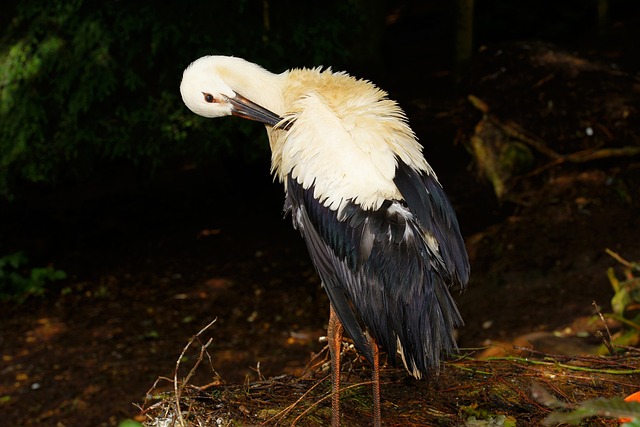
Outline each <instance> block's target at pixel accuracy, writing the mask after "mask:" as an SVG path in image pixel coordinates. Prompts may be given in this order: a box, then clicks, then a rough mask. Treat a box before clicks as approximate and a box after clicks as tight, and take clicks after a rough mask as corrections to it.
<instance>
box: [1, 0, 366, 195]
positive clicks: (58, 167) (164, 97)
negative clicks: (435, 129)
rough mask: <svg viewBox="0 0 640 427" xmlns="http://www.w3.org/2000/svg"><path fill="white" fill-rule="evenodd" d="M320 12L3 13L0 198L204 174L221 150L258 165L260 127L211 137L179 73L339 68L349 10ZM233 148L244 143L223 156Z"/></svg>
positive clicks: (199, 4)
mask: <svg viewBox="0 0 640 427" xmlns="http://www.w3.org/2000/svg"><path fill="white" fill-rule="evenodd" d="M329 3H334V4H327V2H322V3H321V2H312V3H311V4H307V3H306V2H305V4H304V5H301V4H300V2H294V1H283V2H277V3H271V2H268V1H260V2H258V1H256V0H253V1H250V0H242V1H236V2H226V1H222V0H206V1H203V0H187V1H182V2H180V3H178V2H174V1H172V2H151V1H149V0H147V1H140V2H99V1H96V0H70V1H66V0H65V1H63V0H55V1H44V0H31V1H23V2H17V1H14V2H13V3H11V4H9V5H5V6H3V10H4V12H5V13H6V14H11V15H10V16H7V15H5V17H4V18H2V21H3V23H4V21H6V24H7V26H6V27H7V28H6V29H5V32H4V35H3V36H2V38H0V76H1V77H0V79H1V81H0V100H1V104H0V195H2V194H3V195H5V196H8V195H10V194H11V193H12V192H14V191H15V188H16V186H18V185H19V184H20V183H23V182H40V183H45V184H49V185H51V184H55V183H57V182H59V181H61V180H66V179H76V180H78V179H83V178H85V177H86V176H87V175H89V174H90V173H92V172H93V171H94V170H95V169H96V168H97V167H108V166H109V165H112V164H114V163H113V162H114V161H116V160H119V161H125V162H128V163H130V164H133V165H135V166H136V167H138V168H140V169H141V170H144V171H147V172H152V171H153V170H155V169H157V168H158V167H159V166H161V165H163V164H167V163H170V162H173V163H174V164H176V163H180V162H184V163H203V164H206V163H207V162H211V161H212V160H214V159H215V158H216V155H218V154H219V153H221V152H225V151H235V152H236V153H237V154H239V155H240V156H242V157H250V156H253V157H255V156H256V155H258V156H259V155H261V154H264V153H265V152H266V150H267V144H266V138H265V137H264V135H263V134H264V132H263V131H262V129H261V127H260V126H255V125H253V126H252V125H251V124H248V123H243V124H239V122H238V121H233V122H232V123H229V122H230V121H220V122H217V123H216V125H215V126H213V125H211V124H210V122H207V121H206V120H205V119H201V118H198V117H196V116H195V115H193V114H192V113H190V112H189V111H188V110H187V109H186V108H185V107H184V106H183V105H182V101H181V100H180V95H179V91H178V86H179V83H180V79H181V76H182V71H183V69H184V68H185V66H186V65H188V64H189V63H190V62H191V61H192V60H194V59H196V58H198V57H200V56H202V55H205V54H233V55H235V56H243V57H246V58H247V59H250V60H253V61H256V62H259V63H261V64H263V65H264V66H266V67H269V68H272V69H274V71H278V70H282V69H284V68H289V67H291V66H301V65H317V64H318V63H321V62H323V61H327V62H334V63H337V64H339V63H341V62H344V59H345V58H346V56H347V55H348V53H347V52H348V49H347V48H346V46H345V40H347V39H348V37H349V36H353V32H354V31H355V28H356V27H357V25H353V24H354V22H357V20H356V19H355V12H354V10H353V9H354V8H353V7H352V6H350V3H345V2H338V1H334V2H329ZM303 9H304V11H305V13H299V12H301V11H302V10H303ZM297 12H298V13H299V14H298V15H296V13H297ZM337 12H340V13H337ZM338 16H340V18H338ZM9 17H10V19H9ZM294 17H295V18H294ZM292 58H294V59H292ZM239 138H241V139H248V140H254V141H255V142H254V143H252V144H245V143H243V144H235V145H232V143H231V141H234V140H236V139H239ZM256 153H258V154H256Z"/></svg>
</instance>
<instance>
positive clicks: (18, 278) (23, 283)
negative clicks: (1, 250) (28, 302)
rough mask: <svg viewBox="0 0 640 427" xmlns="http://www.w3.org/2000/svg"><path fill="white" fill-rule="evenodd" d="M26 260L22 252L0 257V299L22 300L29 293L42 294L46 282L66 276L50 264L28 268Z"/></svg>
mask: <svg viewBox="0 0 640 427" xmlns="http://www.w3.org/2000/svg"><path fill="white" fill-rule="evenodd" d="M28 262H29V260H28V258H27V257H26V255H25V254H24V253H23V252H14V253H12V254H9V255H5V256H3V257H1V258H0V299H13V300H17V301H22V300H23V299H24V298H26V297H28V296H29V295H42V294H43V293H44V290H45V285H46V284H47V283H48V282H53V281H56V280H62V279H65V278H66V277H67V275H66V274H65V272H64V271H62V270H56V269H54V268H53V267H50V266H49V267H37V268H31V269H28V268H27V265H28Z"/></svg>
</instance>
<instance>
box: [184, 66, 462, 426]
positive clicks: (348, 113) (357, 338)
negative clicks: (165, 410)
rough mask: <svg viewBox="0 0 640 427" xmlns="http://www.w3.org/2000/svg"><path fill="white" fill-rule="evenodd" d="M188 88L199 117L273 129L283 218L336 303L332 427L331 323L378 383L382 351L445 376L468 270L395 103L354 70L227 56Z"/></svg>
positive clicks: (448, 215) (187, 76) (445, 205)
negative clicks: (455, 291)
mask: <svg viewBox="0 0 640 427" xmlns="http://www.w3.org/2000/svg"><path fill="white" fill-rule="evenodd" d="M180 91H181V94H182V99H183V100H184V102H185V104H186V105H187V106H188V107H189V108H190V109H191V110H192V111H193V112H195V113H197V114H200V115H202V116H205V117H221V116H227V115H236V116H240V117H244V118H248V119H252V120H257V121H260V122H262V123H264V124H265V125H266V128H267V133H268V136H269V143H270V146H271V153H272V156H271V169H272V172H273V173H274V174H275V176H277V177H278V179H279V180H280V181H281V182H282V183H283V184H284V186H285V192H286V199H285V210H286V211H287V212H290V213H291V216H292V220H293V225H294V227H295V228H297V229H298V230H299V231H300V233H301V234H302V236H303V238H304V240H305V242H306V244H307V249H308V250H309V254H310V256H311V259H312V261H313V263H314V265H315V267H316V269H317V271H318V273H319V275H320V277H321V279H322V282H323V285H324V288H325V290H326V291H327V295H328V296H329V299H330V301H331V319H330V322H329V325H330V328H329V336H330V338H331V337H333V340H331V339H330V349H331V351H332V364H333V368H334V377H333V378H332V379H333V383H334V387H336V389H335V390H334V400H333V418H332V423H333V425H337V424H339V416H338V415H337V414H338V401H337V399H338V397H337V396H338V393H337V387H338V385H336V384H337V383H339V375H338V374H337V372H338V371H339V348H336V347H337V346H339V341H340V339H341V329H340V328H339V326H335V325H339V324H338V323H337V321H335V320H334V319H335V316H337V318H339V320H340V324H342V325H343V326H344V328H345V329H346V331H347V332H348V333H349V335H350V336H351V338H352V339H353V340H354V342H355V345H356V348H357V349H358V350H359V351H360V352H362V353H363V354H364V355H365V357H367V359H368V360H369V361H371V362H372V363H373V365H374V376H375V378H374V383H376V384H377V378H378V377H377V344H380V345H381V346H382V347H383V348H384V349H385V350H386V351H387V353H388V355H389V358H390V361H391V362H394V361H395V357H396V353H400V355H401V358H402V361H403V363H404V365H405V366H406V368H407V370H408V371H409V372H410V373H411V374H412V375H413V376H415V377H417V378H420V377H422V376H423V375H424V374H426V373H427V372H428V370H429V369H431V368H437V367H438V366H439V363H440V360H441V358H442V357H443V355H444V354H446V353H449V352H452V351H454V350H455V348H456V344H455V339H454V334H453V331H454V328H455V327H456V326H459V325H461V324H462V319H461V317H460V314H459V312H458V310H457V308H456V305H455V302H454V301H453V298H452V297H451V295H450V293H449V288H451V287H453V288H459V289H462V288H464V287H465V286H466V284H467V281H468V278H469V262H468V258H467V254H466V250H465V247H464V242H463V239H462V236H461V234H460V230H459V228H458V223H457V219H456V215H455V212H454V211H453V208H452V207H451V204H450V203H449V200H448V198H447V197H446V195H445V193H444V191H443V189H442V186H441V185H440V183H439V182H438V180H437V178H436V176H435V174H434V172H433V170H432V169H431V167H430V166H429V164H428V163H427V161H426V160H425V158H424V157H423V155H422V146H421V145H420V144H419V143H418V141H417V139H416V137H415V135H414V133H413V131H412V130H411V128H410V127H409V125H408V124H407V120H406V117H405V114H404V112H403V111H402V109H401V108H400V107H399V106H398V104H397V103H396V102H394V101H392V100H390V99H388V98H387V94H386V92H384V91H382V90H381V89H379V88H377V87H376V86H375V85H373V84H372V83H370V82H368V81H365V80H358V79H355V78H353V77H351V76H349V75H348V74H346V73H342V72H338V73H335V72H332V71H331V70H330V69H325V70H322V69H320V68H314V69H294V70H289V71H285V72H283V73H281V74H273V73H271V72H269V71H267V70H265V69H264V68H262V67H260V66H258V65H256V64H252V63H250V62H247V61H245V60H243V59H240V58H233V57H224V56H206V57H203V58H200V59H198V60H197V61H195V62H193V63H192V64H191V65H190V66H189V67H188V68H187V69H186V70H185V71H184V75H183V79H182V83H181V85H180ZM336 353H337V356H336ZM336 375H338V376H336ZM376 391H377V388H374V398H377V399H378V400H377V401H375V402H376V403H375V404H374V419H375V420H376V425H378V424H379V422H380V416H379V391H377V393H378V394H376Z"/></svg>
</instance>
